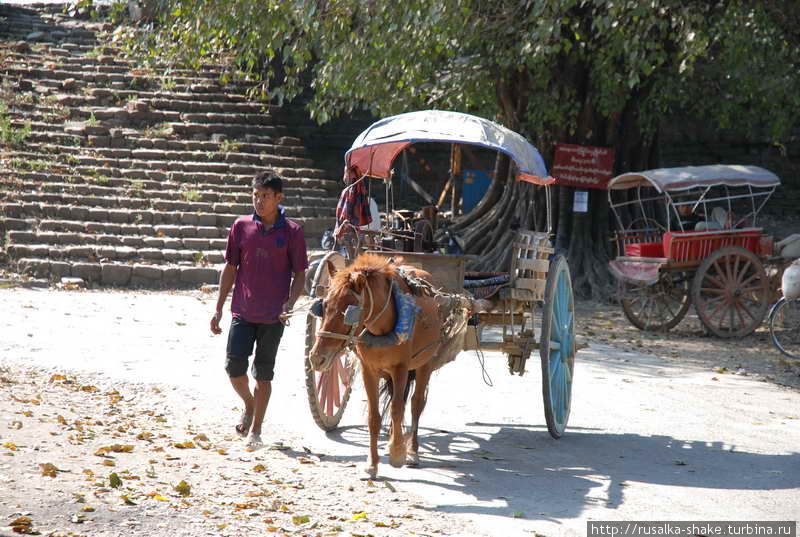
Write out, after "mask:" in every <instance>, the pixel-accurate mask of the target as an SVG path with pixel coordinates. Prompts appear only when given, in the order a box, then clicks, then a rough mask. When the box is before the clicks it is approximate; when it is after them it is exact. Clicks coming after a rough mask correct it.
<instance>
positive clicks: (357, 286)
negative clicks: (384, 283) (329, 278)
mask: <svg viewBox="0 0 800 537" xmlns="http://www.w3.org/2000/svg"><path fill="white" fill-rule="evenodd" d="M350 285H351V286H352V288H353V291H355V292H357V293H360V292H361V291H363V290H364V287H365V286H366V285H367V277H366V276H364V273H363V272H351V273H350Z"/></svg>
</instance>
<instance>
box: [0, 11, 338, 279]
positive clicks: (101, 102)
mask: <svg viewBox="0 0 800 537" xmlns="http://www.w3.org/2000/svg"><path fill="white" fill-rule="evenodd" d="M62 13H63V6H58V5H52V4H51V5H39V6H35V7H34V6H27V7H25V8H22V7H15V6H8V5H5V6H4V5H0V76H2V87H0V238H1V239H2V241H0V271H3V272H5V276H6V277H13V278H20V277H21V278H23V279H26V278H27V279H30V278H34V279H37V280H48V281H50V282H59V281H61V279H62V278H72V279H75V278H80V279H81V280H82V281H83V282H85V283H86V284H88V285H98V284H99V285H113V286H141V287H152V288H164V287H183V286H197V285H200V284H207V283H216V282H217V281H218V275H219V269H220V268H221V267H220V265H221V263H223V262H224V261H223V252H224V249H225V239H226V237H227V232H228V228H229V226H230V224H231V223H232V222H233V221H234V220H235V219H236V218H237V217H238V216H240V215H243V214H249V213H251V212H252V204H251V187H250V181H251V179H252V177H253V176H254V175H255V174H256V173H257V172H259V171H261V170H263V169H265V168H267V167H271V168H274V169H276V170H277V171H278V172H279V173H280V174H281V175H282V176H283V177H284V178H285V180H286V181H285V183H284V195H285V197H286V201H285V204H286V212H287V215H288V216H289V217H290V218H293V219H295V220H296V221H298V222H299V223H300V224H301V225H302V226H303V228H304V230H305V233H306V237H307V239H310V238H315V237H319V236H320V235H321V234H322V231H323V230H324V229H326V228H328V227H332V225H333V221H334V213H335V206H336V199H337V196H338V193H339V188H340V187H339V186H338V184H337V182H336V181H334V180H331V179H329V178H328V173H327V172H325V171H324V170H321V169H319V168H316V167H315V164H314V162H313V161H312V160H311V159H310V158H308V152H307V149H306V147H305V146H304V143H303V141H302V140H301V139H300V138H298V137H297V135H296V131H295V129H294V128H293V127H294V126H295V125H296V126H298V127H300V124H299V123H298V122H297V120H296V118H297V117H298V110H295V109H289V108H286V109H281V108H278V107H276V106H274V105H267V104H263V103H259V102H254V101H252V100H250V99H248V98H247V96H246V90H247V86H246V85H245V84H242V83H232V84H227V85H222V84H221V83H220V82H219V79H220V74H221V73H222V72H223V71H224V69H225V68H224V67H223V66H221V65H208V66H204V67H203V68H202V69H201V70H199V71H188V70H181V69H176V68H174V67H169V66H166V65H162V66H160V67H155V68H143V67H139V66H137V65H136V64H134V63H133V62H132V61H130V60H128V59H125V58H123V57H122V55H121V54H120V53H119V51H117V50H116V49H114V48H113V47H111V46H108V44H107V40H106V39H105V37H104V35H107V32H108V31H109V30H111V29H112V27H111V25H110V24H107V23H98V22H85V21H80V20H76V19H72V18H70V17H68V16H66V15H63V14H62ZM293 134H295V135H293ZM2 276H3V274H0V277H2ZM65 281H66V280H65ZM69 281H77V280H69Z"/></svg>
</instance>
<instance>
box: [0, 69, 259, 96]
mask: <svg viewBox="0 0 800 537" xmlns="http://www.w3.org/2000/svg"><path fill="white" fill-rule="evenodd" d="M0 73H2V74H4V75H5V76H9V77H14V76H15V77H17V79H18V80H20V81H25V83H29V84H32V85H34V84H35V85H37V86H43V87H48V88H62V87H64V82H65V81H67V80H71V81H72V82H71V84H70V86H71V87H72V88H83V89H84V90H89V89H92V88H93V87H97V86H98V85H102V88H111V90H112V91H113V90H115V89H116V90H132V91H140V92H142V91H164V92H168V93H177V94H181V93H187V92H192V93H197V94H217V93H220V92H222V91H224V90H226V89H230V90H232V91H245V90H247V89H248V88H249V87H251V86H252V85H251V84H245V83H242V84H241V85H239V86H238V87H237V86H236V85H233V87H230V86H231V85H227V86H223V85H221V84H219V83H216V82H212V81H210V80H209V79H205V78H195V79H190V78H183V79H182V80H180V81H175V80H172V79H151V78H144V77H137V76H133V75H128V74H117V73H79V72H73V71H64V70H52V71H48V70H45V69H31V68H29V69H19V68H17V69H15V68H12V67H6V68H4V69H2V71H0Z"/></svg>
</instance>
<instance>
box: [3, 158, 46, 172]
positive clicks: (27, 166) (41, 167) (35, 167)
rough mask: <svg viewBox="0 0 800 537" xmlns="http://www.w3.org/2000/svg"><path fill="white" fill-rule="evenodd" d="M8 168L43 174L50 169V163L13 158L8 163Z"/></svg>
mask: <svg viewBox="0 0 800 537" xmlns="http://www.w3.org/2000/svg"><path fill="white" fill-rule="evenodd" d="M9 164H10V166H11V167H12V168H13V169H15V170H29V171H32V172H43V171H45V170H48V169H50V163H49V162H47V161H46V160H41V159H32V160H29V159H24V158H22V157H14V158H12V159H11V160H10V161H9Z"/></svg>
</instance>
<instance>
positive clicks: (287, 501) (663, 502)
mask: <svg viewBox="0 0 800 537" xmlns="http://www.w3.org/2000/svg"><path fill="white" fill-rule="evenodd" d="M212 304H213V297H210V296H208V295H203V294H201V293H194V294H193V293H181V294H155V293H129V292H125V293H121V292H120V293H117V292H105V293H100V292H64V291H53V290H27V289H7V290H2V291H0V312H2V313H0V315H1V316H0V367H2V370H1V371H0V455H2V457H0V486H1V487H2V488H0V534H2V532H3V531H4V530H6V531H7V532H9V533H10V532H11V529H8V528H3V526H9V525H10V524H11V523H12V522H14V521H17V522H19V520H20V519H22V522H25V517H27V518H29V519H30V526H25V525H24V524H22V522H21V523H18V524H17V527H18V528H25V527H28V528H32V530H33V531H39V532H41V533H42V534H54V535H70V534H79V535H126V536H130V535H187V536H188V535H191V536H195V535H197V536H199V535H231V536H233V535H253V534H256V533H267V534H270V533H273V534H281V533H284V534H289V535H375V536H379V535H412V534H416V535H492V536H494V535H497V536H500V535H502V536H507V535H519V536H522V535H524V536H531V535H535V534H540V535H546V536H556V535H570V536H572V535H584V534H585V532H586V521H587V520H646V519H660V520H707V519H717V520H719V519H735V520H780V519H784V520H785V519H791V520H796V519H797V518H798V513H800V494H798V492H800V491H799V490H798V489H800V477H798V476H800V456H798V452H797V446H798V445H800V419H798V418H800V393H798V391H796V390H792V389H788V388H784V387H780V386H776V385H774V384H772V383H769V382H763V381H761V380H760V379H759V378H757V377H756V376H754V375H747V376H745V375H741V374H739V375H737V374H730V373H729V372H715V371H714V369H713V368H711V367H706V366H704V365H702V364H697V363H696V362H694V363H688V365H687V361H681V360H680V359H679V357H675V356H672V355H671V353H665V354H670V355H669V356H667V357H661V356H653V355H645V354H641V353H634V352H626V351H621V350H619V349H617V348H614V347H611V346H609V345H607V344H605V343H602V342H601V341H600V336H598V337H596V338H595V339H594V340H593V341H592V345H591V347H590V348H589V349H586V350H584V351H581V353H580V355H579V361H578V364H577V365H576V376H575V388H574V396H573V408H572V415H571V418H570V426H569V428H568V434H567V435H565V436H564V438H562V439H561V440H559V441H555V440H552V439H551V438H550V437H549V435H548V434H547V430H546V426H545V425H544V416H543V411H542V404H541V397H540V380H539V373H538V370H537V369H538V365H537V364H536V362H535V361H532V362H531V363H529V367H528V370H529V371H528V373H527V374H526V375H525V376H523V377H510V376H509V375H508V373H507V372H506V370H505V363H504V359H503V358H502V357H501V356H499V355H495V354H492V353H487V354H486V356H485V361H484V367H483V368H482V366H481V361H480V360H479V359H478V358H477V357H476V356H475V355H474V354H472V353H463V354H462V355H460V356H459V358H458V360H456V361H455V362H454V363H453V364H450V365H448V366H447V367H446V368H444V369H443V370H442V371H441V372H439V373H438V374H437V375H436V376H435V377H434V379H433V381H432V387H431V391H430V397H429V405H428V408H427V410H426V413H425V415H424V417H423V422H422V431H421V434H422V436H421V443H422V449H421V459H422V461H421V462H422V464H421V467H420V468H416V469H409V468H403V469H394V468H391V467H389V466H388V464H382V465H381V467H380V470H379V472H380V475H381V476H382V479H379V480H376V481H366V480H362V478H361V476H362V474H361V468H360V466H361V465H362V464H363V463H364V461H365V457H366V444H367V438H366V431H365V427H364V418H363V413H364V403H363V392H362V391H361V390H360V389H357V390H356V391H355V392H354V395H353V397H352V399H351V402H350V405H349V406H348V409H347V412H346V413H345V416H344V418H343V421H342V423H341V425H342V427H341V428H340V429H339V430H337V431H335V432H334V433H331V434H328V435H325V434H323V433H322V432H321V431H320V430H319V429H318V428H317V427H316V425H314V423H313V421H312V420H311V417H310V415H309V411H308V406H307V402H306V395H305V388H304V385H303V380H302V379H303V372H302V371H303V367H302V360H303V330H302V329H303V323H302V322H300V321H301V319H296V320H295V322H293V324H292V327H291V329H290V330H287V332H286V335H285V337H284V340H283V342H282V346H281V351H280V355H279V363H278V366H277V369H276V382H275V385H274V392H273V398H272V402H271V403H270V407H269V410H268V416H267V421H268V426H267V428H266V430H265V440H267V442H268V445H267V448H266V449H263V450H259V451H256V452H248V451H246V450H245V449H244V445H243V443H242V442H241V440H239V439H238V438H237V437H236V436H235V435H234V434H233V424H234V423H235V419H236V416H237V414H238V411H239V410H238V409H237V408H236V400H235V399H234V395H233V393H232V391H231V389H230V387H229V385H228V384H227V380H226V379H225V376H224V370H223V368H222V367H223V355H224V347H225V340H224V338H223V337H213V336H211V335H210V333H209V331H208V321H209V314H210V313H211V311H212V307H213V306H212ZM661 344H664V345H666V343H665V342H662V343H661ZM667 358H668V359H667ZM487 382H491V384H492V385H493V386H489V385H487ZM382 462H383V461H382ZM49 465H52V466H49ZM114 475H115V476H116V478H118V480H117V479H115V478H114V477H113V476H114ZM182 483H184V484H182Z"/></svg>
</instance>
